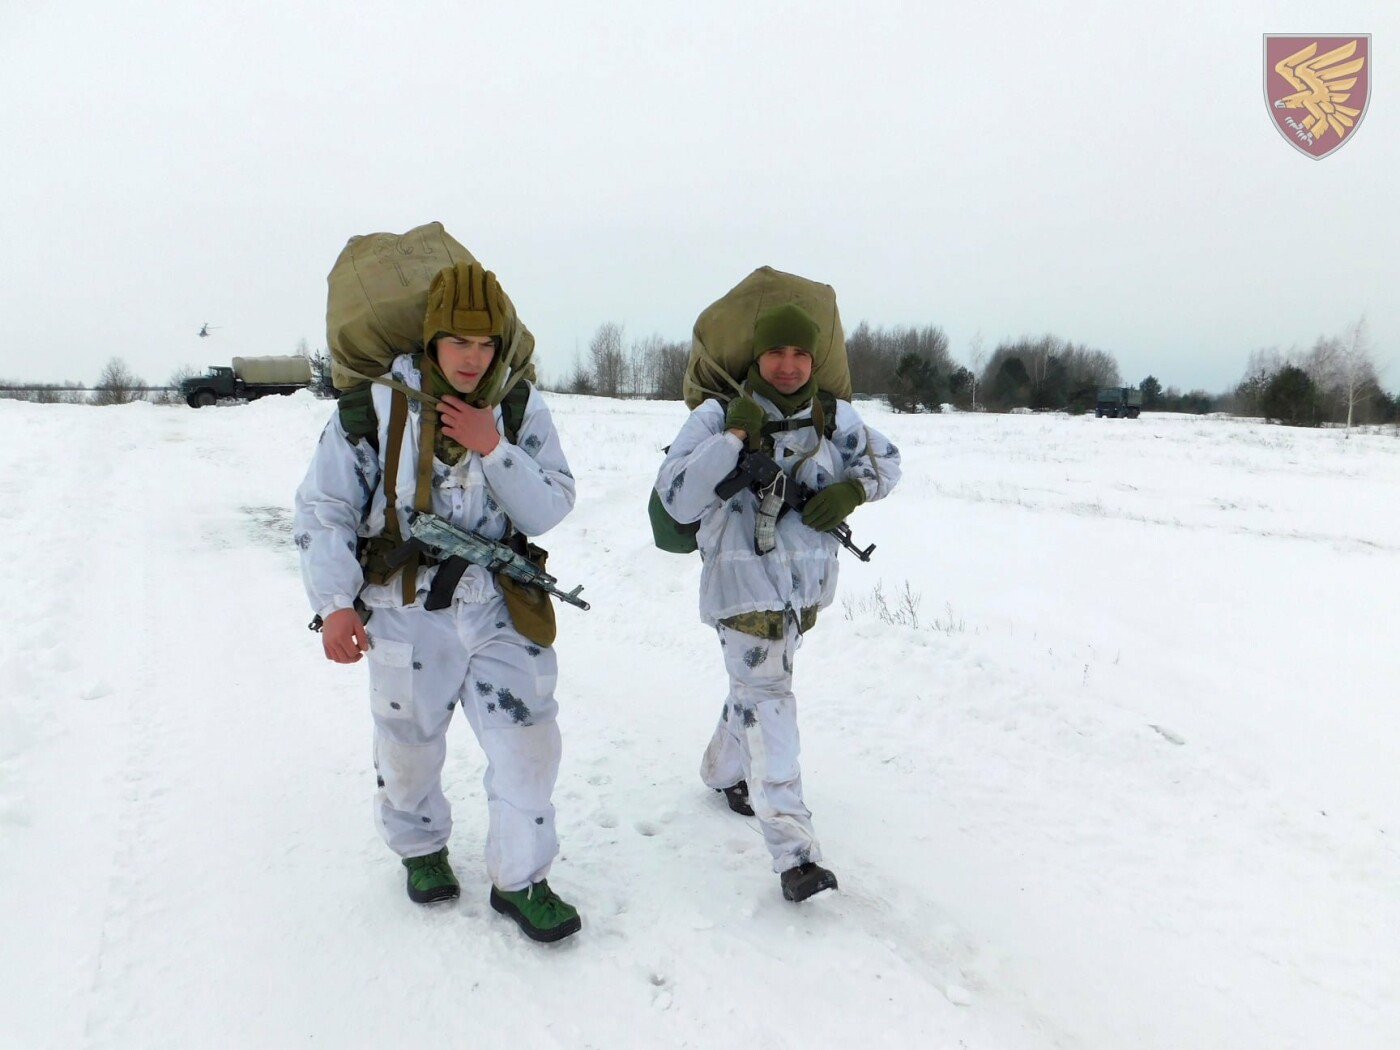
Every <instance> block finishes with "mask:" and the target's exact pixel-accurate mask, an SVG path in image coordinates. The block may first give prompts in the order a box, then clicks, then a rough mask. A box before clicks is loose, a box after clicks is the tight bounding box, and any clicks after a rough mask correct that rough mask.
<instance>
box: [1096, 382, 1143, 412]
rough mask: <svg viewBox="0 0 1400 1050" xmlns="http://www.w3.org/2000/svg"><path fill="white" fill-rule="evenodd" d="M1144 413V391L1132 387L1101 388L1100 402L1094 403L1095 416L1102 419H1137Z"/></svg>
mask: <svg viewBox="0 0 1400 1050" xmlns="http://www.w3.org/2000/svg"><path fill="white" fill-rule="evenodd" d="M1141 411H1142V391H1141V390H1138V389H1136V388H1135V387H1130V386H1104V387H1100V388H1099V396H1098V400H1097V401H1095V402H1094V415H1095V416H1096V417H1097V418H1099V419H1102V418H1103V417H1104V416H1108V417H1109V418H1110V419H1117V418H1118V417H1119V416H1123V417H1125V418H1127V419H1137V417H1138V413H1139V412H1141Z"/></svg>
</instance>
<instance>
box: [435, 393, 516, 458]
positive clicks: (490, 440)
mask: <svg viewBox="0 0 1400 1050" xmlns="http://www.w3.org/2000/svg"><path fill="white" fill-rule="evenodd" d="M438 417H439V419H440V420H441V422H442V432H443V433H444V434H446V435H447V436H448V437H450V438H451V439H452V440H453V441H455V442H457V444H459V445H461V446H462V447H463V448H469V449H471V450H472V451H473V452H479V453H481V454H482V455H483V456H485V455H487V454H488V453H490V452H491V451H492V450H494V449H495V447H496V446H497V445H498V444H500V442H501V435H500V432H499V431H498V430H497V429H496V413H495V412H494V411H492V410H491V409H489V408H473V407H472V406H471V405H469V404H467V403H466V402H465V401H463V400H461V399H460V398H456V397H452V396H451V395H450V394H449V395H448V396H447V397H444V398H442V399H441V400H440V401H439V402H438Z"/></svg>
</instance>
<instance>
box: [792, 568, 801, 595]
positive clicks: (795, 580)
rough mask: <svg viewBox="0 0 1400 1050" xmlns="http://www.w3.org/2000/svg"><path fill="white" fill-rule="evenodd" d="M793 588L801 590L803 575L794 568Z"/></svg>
mask: <svg viewBox="0 0 1400 1050" xmlns="http://www.w3.org/2000/svg"><path fill="white" fill-rule="evenodd" d="M792 589H793V590H794V591H799V590H801V589H802V577H801V576H800V575H798V572H797V570H796V569H793V570H792Z"/></svg>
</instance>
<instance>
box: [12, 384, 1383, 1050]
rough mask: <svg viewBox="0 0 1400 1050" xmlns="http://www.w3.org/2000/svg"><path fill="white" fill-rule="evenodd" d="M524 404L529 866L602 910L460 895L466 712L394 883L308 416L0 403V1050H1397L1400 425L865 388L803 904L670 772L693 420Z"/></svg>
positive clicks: (687, 699)
mask: <svg viewBox="0 0 1400 1050" xmlns="http://www.w3.org/2000/svg"><path fill="white" fill-rule="evenodd" d="M551 404H552V406H553V409H554V414H555V418H556V421H557V423H558V426H559V429H560V432H561V434H562V437H563V440H564V443H565V448H566V450H567V451H568V454H569V456H570V460H571V464H572V466H573V469H574V473H575V474H576V475H577V478H578V491H579V501H578V506H577V509H576V510H575V512H574V514H573V515H572V516H571V517H570V518H569V519H568V520H567V521H566V522H565V523H564V524H563V525H562V526H560V527H559V528H557V529H556V530H555V531H554V532H553V533H551V534H549V535H547V536H546V537H544V538H543V543H544V545H545V546H547V547H548V548H549V549H550V550H551V552H552V555H551V559H550V569H551V571H552V572H554V573H555V574H556V575H557V576H558V577H559V580H560V582H561V584H562V585H563V586H565V587H572V586H573V585H574V584H576V583H583V584H585V585H586V589H585V591H584V596H585V597H586V598H588V599H589V600H590V601H591V602H592V605H593V608H592V611H591V612H582V611H580V610H576V609H572V608H568V607H563V606H561V607H559V611H558V616H559V622H560V640H559V643H558V649H559V659H560V667H561V677H560V687H559V703H560V723H561V727H562V730H563V734H564V765H563V771H562V774H561V777H560V781H559V786H558V790H557V792H556V796H555V801H556V805H557V808H558V811H559V830H560V836H561V840H562V843H563V852H562V854H561V856H560V858H559V860H558V862H557V863H556V864H555V867H554V870H553V872H552V873H551V876H550V881H551V885H553V886H554V887H555V888H556V889H557V890H558V891H559V892H561V893H562V894H563V895H564V896H566V897H567V898H568V899H570V900H572V901H574V902H575V903H576V904H577V905H578V906H579V908H580V910H581V911H582V913H583V916H584V927H583V931H582V932H581V934H579V935H578V936H577V937H574V938H571V939H570V940H569V941H566V942H564V943H562V944H559V945H555V946H542V945H536V944H534V943H531V942H529V941H527V940H526V939H525V938H524V937H522V936H521V934H520V933H519V931H518V930H517V929H516V927H515V926H514V925H513V924H511V923H509V922H508V921H507V920H505V919H503V918H501V917H500V916H497V915H496V914H495V913H494V912H492V911H491V909H490V908H489V907H488V906H487V903H486V896H487V889H488V887H487V883H486V879H485V876H484V873H483V865H482V861H481V852H482V845H483V835H484V826H485V817H486V811H485V804H484V801H483V799H482V791H481V787H480V777H481V774H482V771H483V770H482V766H483V763H482V759H481V756H480V754H479V752H478V751H477V748H476V743H475V741H474V740H473V739H472V736H471V732H470V730H469V729H468V728H467V727H466V725H465V724H464V722H463V721H462V720H459V722H458V724H457V725H456V726H455V727H454V729H453V731H452V736H451V745H450V746H451V753H450V755H449V759H448V769H447V792H448V796H449V798H450V799H452V801H453V802H454V806H455V816H456V820H457V826H456V830H455V831H454V837H453V840H452V844H451V846H452V856H453V860H454V862H455V864H456V868H457V871H458V875H459V877H460V878H461V880H462V884H463V896H462V899H461V900H460V901H459V902H457V903H455V904H452V905H446V906H439V907H436V908H432V909H426V910H425V909H422V908H419V907H416V906H414V905H413V904H411V903H409V901H408V900H407V899H406V897H405V896H404V892H403V870H402V868H401V867H400V866H399V864H398V862H397V859H396V858H394V857H393V856H391V855H390V854H389V853H388V851H387V850H386V849H385V848H384V847H383V846H382V844H381V843H380V841H379V839H378V836H377V833H376V832H375V830H374V827H373V824H372V820H371V813H370V799H371V797H372V794H373V791H374V775H373V771H372V768H371V763H370V746H369V744H370V718H369V709H368V699H367V691H366V682H365V678H366V671H365V666H364V664H363V663H361V664H358V665H356V666H354V667H348V668H347V667H342V666H338V665H334V664H331V663H328V662H327V661H326V660H325V659H324V658H323V657H322V656H321V652H320V645H319V640H318V638H317V636H316V635H313V634H311V633H310V632H308V631H307V630H306V623H307V621H308V620H309V619H310V616H311V612H310V610H309V609H308V608H307V606H306V600H305V597H304V595H303V593H302V589H301V582H300V578H299V576H298V571H297V559H296V550H295V548H294V546H293V544H292V542H291V534H290V526H289V516H290V507H291V500H292V495H293V492H294V490H295V488H296V486H297V484H298V482H299V481H300V479H301V476H302V474H303V472H304V470H305V467H306V463H307V461H308V458H309V456H310V453H311V450H312V447H313V444H314V443H315V441H316V439H317V437H318V435H319V433H320V430H321V428H322V425H323V424H324V422H325V421H326V419H327V418H328V416H329V414H330V413H331V411H332V410H333V403H332V402H328V401H318V400H315V399H313V398H312V397H311V396H310V395H308V394H299V395H296V396H294V397H290V398H281V399H279V398H271V399H266V400H263V401H260V402H257V403H255V404H252V405H248V406H242V407H237V406H230V407H220V408H216V409H208V410H201V411H193V410H190V409H186V408H183V407H180V408H156V407H153V406H149V405H143V404H137V405H131V406H125V407H121V408H107V409H98V408H89V407H72V406H62V405H56V406H41V405H30V404H20V403H16V402H8V401H0V447H3V448H4V449H6V450H7V451H6V452H5V454H4V456H3V459H0V521H3V526H4V533H5V536H6V544H5V546H6V549H7V550H8V551H9V552H10V554H11V556H12V557H13V558H14V561H13V563H12V565H11V572H12V575H13V576H14V579H15V585H14V586H13V587H11V589H10V592H9V596H8V597H7V598H6V600H5V602H4V603H3V606H0V914H3V937H0V1046H4V1047H7V1048H8V1047H16V1048H25V1050H33V1048H61V1050H68V1048H99V1047H100V1048H109V1047H110V1048H131V1050H154V1048H163V1047H170V1048H176V1047H178V1048H182V1050H187V1048H191V1047H199V1048H203V1047H310V1046H316V1047H332V1048H342V1047H373V1048H380V1050H383V1048H400V1047H429V1046H431V1047H472V1048H494V1047H524V1048H534V1047H541V1048H551V1047H564V1048H585V1047H596V1048H614V1047H699V1048H710V1047H714V1048H720V1050H734V1048H737V1047H772V1048H777V1047H794V1048H824V1047H842V1048H849V1047H859V1048H860V1050H867V1048H873V1047H939V1048H941V1047H961V1048H978V1050H982V1048H1008V1050H1026V1048H1035V1050H1039V1048H1049V1047H1056V1048H1094V1050H1125V1048H1162V1050H1201V1048H1220V1050H1251V1048H1258V1050H1266V1048H1267V1050H1285V1048H1309V1050H1314V1048H1316V1050H1322V1048H1328V1050H1332V1048H1342V1050H1369V1048H1378V1050H1379V1048H1394V1047H1396V1046H1400V846H1398V844H1397V840H1400V761H1397V755H1400V704H1397V697H1400V688H1397V678H1398V677H1400V676H1397V672H1398V671H1400V645H1397V642H1396V622H1397V614H1400V438H1397V437H1396V436H1395V434H1394V433H1393V431H1391V432H1384V433H1381V432H1370V433H1353V435H1352V436H1351V437H1350V438H1349V439H1348V438H1344V437H1343V435H1342V433H1341V432H1339V431H1333V430H1326V431H1323V430H1291V429H1284V428H1281V427H1273V426H1264V425H1262V424H1258V423H1254V422H1244V421H1239V420H1232V419H1224V418H1194V417H1173V416H1162V415H1148V416H1145V417H1143V418H1142V419H1139V420H1136V421H1130V420H1109V419H1103V420H1098V419H1094V418H1092V417H1080V418H1071V417H1067V416H1062V415H1049V416H1031V415H1012V416H996V415H918V416H898V415H894V414H892V413H890V412H889V411H888V410H887V409H885V408H883V407H882V406H880V405H878V404H875V403H871V402H863V403H861V404H860V406H859V407H860V408H861V410H862V411H863V412H864V413H865V414H866V416H867V418H868V419H869V420H870V421H871V422H872V423H873V424H874V425H876V426H877V427H879V428H880V429H881V430H883V431H885V432H886V433H887V434H888V435H889V436H890V437H891V438H893V439H894V440H895V441H896V443H897V444H898V445H899V446H900V448H901V450H902V452H903V455H904V481H903V484H902V485H901V486H900V487H899V488H898V489H897V490H896V491H895V493H894V494H893V495H892V496H891V497H890V499H888V500H887V501H885V502H883V503H878V504H873V505H870V506H867V507H862V508H861V509H859V510H858V511H856V513H855V514H854V515H853V517H852V519H851V524H852V528H853V530H854V532H855V535H856V538H857V540H859V541H860V542H862V543H871V542H873V543H876V544H877V545H878V549H877V550H876V552H875V554H874V557H873V560H872V561H871V562H870V563H869V564H868V565H862V564H860V563H858V562H856V561H855V560H854V559H851V558H848V557H845V556H843V558H842V570H841V572H842V576H841V582H840V594H841V598H840V599H839V600H838V602H837V604H836V605H834V606H832V608H831V609H829V610H828V611H827V612H826V613H825V614H824V615H823V616H822V619H821V621H820V623H819V624H818V625H817V627H816V629H815V631H814V632H813V633H812V634H811V635H809V636H808V639H807V645H806V647H805V648H804V649H803V650H802V652H801V654H800V655H799V659H798V663H797V682H796V690H797V695H798V698H799V704H800V710H801V726H802V731H803V742H804V752H803V768H804V774H805V784H806V790H807V796H808V803H809V805H810V806H811V808H812V810H813V813H814V819H815V823H816V827H817V831H818V834H819V835H820V836H821V839H822V844H823V847H824V850H825V853H826V858H827V861H828V863H829V864H830V866H831V867H832V868H833V870H835V871H836V873H837V874H838V876H839V877H840V880H841V888H840V890H839V891H838V892H836V893H828V894H823V895H821V896H819V897H816V898H813V899H812V900H810V901H808V902H806V903H804V904H802V905H800V906H795V905H792V904H789V903H787V902H785V901H784V900H783V899H782V897H781V894H780V892H779V887H778V879H777V877H776V876H775V875H773V874H772V873H771V872H770V871H769V865H768V857H767V854H766V852H765V850H764V848H763V844H762V840H761V838H760V836H759V832H758V828H757V826H756V824H755V822H754V821H753V820H745V819H743V818H741V817H738V816H736V815H734V814H732V813H730V812H729V811H728V810H727V809H726V808H725V806H724V804H723V800H722V799H721V798H720V797H719V796H718V795H717V794H715V793H713V792H709V791H707V790H705V789H704V788H703V786H702V785H701V784H700V781H699V776H698V766H699V760H700V755H701V751H702V749H703V747H704V745H705V743H706V741H707V740H708V738H709V734H710V731H711V728H712V725H713V723H714V720H715V719H716V718H717V716H718V715H719V711H720V706H721V702H722V700H723V697H724V692H725V683H724V677H723V673H722V665H721V661H720V653H719V648H718V645H717V643H716V640H715V638H714V636H713V634H712V633H711V632H709V631H708V630H707V629H706V628H704V627H703V626H702V625H701V624H700V623H699V621H698V619H697V615H696V587H697V581H698V578H699V570H700V566H699V561H698V559H697V558H696V557H695V556H690V557H678V556H675V555H669V554H664V553H662V552H660V551H658V550H656V549H655V548H654V547H653V546H652V545H651V541H650V532H649V528H648V524H647V518H646V513H645V503H646V498H647V492H648V488H649V486H650V484H651V481H652V478H653V477H654V474H655V471H656V468H657V466H658V463H659V461H660V453H659V449H660V448H661V446H662V445H664V444H666V443H668V442H669V440H670V439H671V437H672V436H673V435H674V432H675V430H676V429H677V428H678V427H679V425H680V422H681V420H682V419H683V418H684V415H685V410H684V408H683V406H681V405H679V404H674V403H640V402H625V401H608V400H599V399H591V398H582V397H569V396H564V395H552V396H551ZM906 595H907V596H908V599H912V600H913V601H916V602H917V622H913V621H912V620H911V618H910V617H909V616H908V615H907V613H908V611H909V610H908V608H907V605H908V600H907V599H906V598H905V596H906ZM881 599H883V602H884V606H885V615H884V616H882V615H881V613H880V605H881ZM901 614H903V615H901ZM900 619H902V620H903V621H904V622H902V623H901V622H886V620H900Z"/></svg>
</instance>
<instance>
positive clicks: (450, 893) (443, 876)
mask: <svg viewBox="0 0 1400 1050" xmlns="http://www.w3.org/2000/svg"><path fill="white" fill-rule="evenodd" d="M403 866H404V867H405V868H407V869H408V899H409V900H411V901H413V903H414V904H433V903H435V902H437V901H455V900H456V899H457V897H458V896H459V895H460V894H461V892H462V888H461V887H460V886H458V885H457V876H456V875H454V874H452V865H450V864H448V863H447V847H446V846H444V847H442V849H440V850H438V851H437V852H436V853H429V854H428V855H427V856H426V857H405V858H404V859H403Z"/></svg>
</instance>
